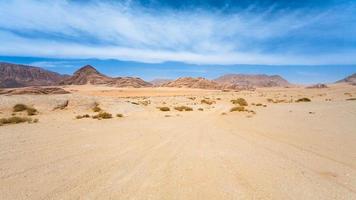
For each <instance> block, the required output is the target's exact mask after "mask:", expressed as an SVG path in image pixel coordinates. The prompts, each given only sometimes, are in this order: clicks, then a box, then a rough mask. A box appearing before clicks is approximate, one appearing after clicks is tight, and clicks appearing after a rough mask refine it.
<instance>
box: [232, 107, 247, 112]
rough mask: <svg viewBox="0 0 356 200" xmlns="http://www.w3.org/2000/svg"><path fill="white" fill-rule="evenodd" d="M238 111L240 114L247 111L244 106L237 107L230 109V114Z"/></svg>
mask: <svg viewBox="0 0 356 200" xmlns="http://www.w3.org/2000/svg"><path fill="white" fill-rule="evenodd" d="M236 111H238V112H244V111H246V110H245V107H243V106H235V107H232V108H231V109H230V112H236Z"/></svg>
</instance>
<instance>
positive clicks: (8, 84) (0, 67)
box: [0, 62, 66, 88]
mask: <svg viewBox="0 0 356 200" xmlns="http://www.w3.org/2000/svg"><path fill="white" fill-rule="evenodd" d="M65 77H66V76H65V75H60V74H58V73H56V72H51V71H48V70H45V69H42V68H39V67H33V66H27V65H18V64H11V63H4V62H0V88H15V87H26V86H42V85H43V86H50V85H58V83H59V82H60V81H62V80H63V79H64V78H65Z"/></svg>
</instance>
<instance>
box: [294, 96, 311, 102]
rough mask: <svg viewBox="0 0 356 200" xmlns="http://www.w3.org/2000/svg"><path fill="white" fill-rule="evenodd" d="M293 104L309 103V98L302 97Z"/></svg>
mask: <svg viewBox="0 0 356 200" xmlns="http://www.w3.org/2000/svg"><path fill="white" fill-rule="evenodd" d="M295 102H311V100H310V99H309V98H306V97H304V98H300V99H298V100H296V101H295Z"/></svg>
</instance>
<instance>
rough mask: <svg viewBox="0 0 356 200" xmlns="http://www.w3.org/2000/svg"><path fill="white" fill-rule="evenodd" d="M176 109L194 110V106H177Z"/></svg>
mask: <svg viewBox="0 0 356 200" xmlns="http://www.w3.org/2000/svg"><path fill="white" fill-rule="evenodd" d="M174 109H175V110H178V111H193V108H191V107H188V106H177V107H174Z"/></svg>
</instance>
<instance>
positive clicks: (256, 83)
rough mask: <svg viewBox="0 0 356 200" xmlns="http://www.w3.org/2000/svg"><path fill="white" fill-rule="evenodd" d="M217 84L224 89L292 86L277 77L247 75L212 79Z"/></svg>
mask: <svg viewBox="0 0 356 200" xmlns="http://www.w3.org/2000/svg"><path fill="white" fill-rule="evenodd" d="M214 81H216V82H217V83H219V84H222V85H225V86H226V87H233V86H236V87H241V88H245V87H288V86H291V85H292V84H291V83H289V82H288V81H287V80H285V79H284V78H282V77H281V76H279V75H271V76H269V75H265V74H257V75H247V74H226V75H223V76H220V77H219V78H217V79H214Z"/></svg>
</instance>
